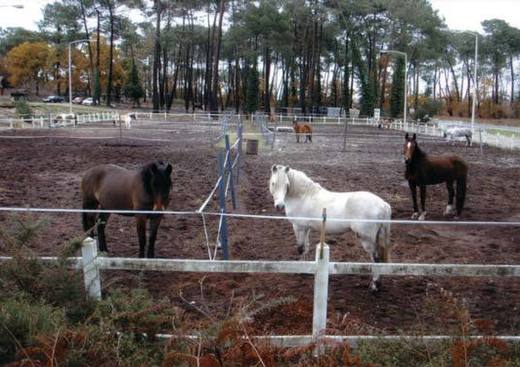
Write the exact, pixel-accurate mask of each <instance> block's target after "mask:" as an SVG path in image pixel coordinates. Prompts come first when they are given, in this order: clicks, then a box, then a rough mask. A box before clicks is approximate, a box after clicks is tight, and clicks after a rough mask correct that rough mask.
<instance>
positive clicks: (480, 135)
mask: <svg viewBox="0 0 520 367" xmlns="http://www.w3.org/2000/svg"><path fill="white" fill-rule="evenodd" d="M478 135H479V137H478V140H479V142H480V155H482V154H483V153H484V150H483V148H482V147H483V141H482V129H478Z"/></svg>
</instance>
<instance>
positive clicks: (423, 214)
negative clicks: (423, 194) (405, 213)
mask: <svg viewBox="0 0 520 367" xmlns="http://www.w3.org/2000/svg"><path fill="white" fill-rule="evenodd" d="M425 219H426V212H422V213H421V215H420V216H419V220H425Z"/></svg>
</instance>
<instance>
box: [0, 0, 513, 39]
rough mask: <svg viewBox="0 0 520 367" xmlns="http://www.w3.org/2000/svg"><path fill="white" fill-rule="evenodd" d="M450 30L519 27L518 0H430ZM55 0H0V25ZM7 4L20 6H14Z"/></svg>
mask: <svg viewBox="0 0 520 367" xmlns="http://www.w3.org/2000/svg"><path fill="white" fill-rule="evenodd" d="M429 1H430V3H431V4H432V7H433V8H434V9H436V10H438V11H439V15H440V16H441V17H443V18H444V19H445V21H446V24H447V25H448V27H449V28H450V29H454V30H471V31H478V32H482V27H481V26H480V22H482V21H483V20H485V19H493V18H498V19H504V20H505V21H506V22H508V23H509V24H510V25H511V26H514V27H516V28H519V29H520V0H429ZM52 2H54V0H0V27H2V28H7V27H24V28H27V29H32V30H36V29H37V22H38V21H39V20H41V17H42V12H41V8H42V7H43V6H44V5H45V4H47V3H52ZM9 5H23V6H24V8H23V9H14V8H12V7H10V6H9Z"/></svg>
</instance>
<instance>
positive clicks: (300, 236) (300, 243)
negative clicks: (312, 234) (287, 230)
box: [293, 224, 305, 256]
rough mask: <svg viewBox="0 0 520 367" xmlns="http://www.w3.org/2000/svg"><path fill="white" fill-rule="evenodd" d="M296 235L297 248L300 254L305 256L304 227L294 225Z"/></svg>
mask: <svg viewBox="0 0 520 367" xmlns="http://www.w3.org/2000/svg"><path fill="white" fill-rule="evenodd" d="M293 230H294V235H295V236H296V246H297V249H298V253H299V254H300V255H302V256H305V230H304V228H302V227H299V226H297V225H296V224H293Z"/></svg>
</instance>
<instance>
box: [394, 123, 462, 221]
mask: <svg viewBox="0 0 520 367" xmlns="http://www.w3.org/2000/svg"><path fill="white" fill-rule="evenodd" d="M403 154H404V160H405V163H406V173H405V178H406V179H407V180H408V185H409V186H410V190H411V192H412V200H413V210H414V213H413V215H412V219H417V218H419V220H424V219H425V217H426V209H425V201H426V186H427V185H436V184H440V183H443V182H446V187H447V188H448V206H447V207H446V210H445V211H444V215H449V214H451V213H452V211H453V197H454V195H455V191H454V190H453V183H454V182H456V184H457V205H456V208H457V216H456V217H455V218H458V217H459V216H460V215H461V213H462V208H463V207H464V199H465V197H466V181H467V178H468V165H467V163H466V162H465V161H464V160H463V159H462V158H460V157H459V156H456V155H441V156H429V155H427V154H426V153H425V152H423V151H422V150H421V149H420V148H419V146H418V145H417V140H416V135H415V134H413V136H412V137H411V138H410V137H409V136H408V133H407V134H406V136H405V143H404V149H403ZM417 186H419V189H420V192H421V213H420V214H419V209H418V207H417Z"/></svg>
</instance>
